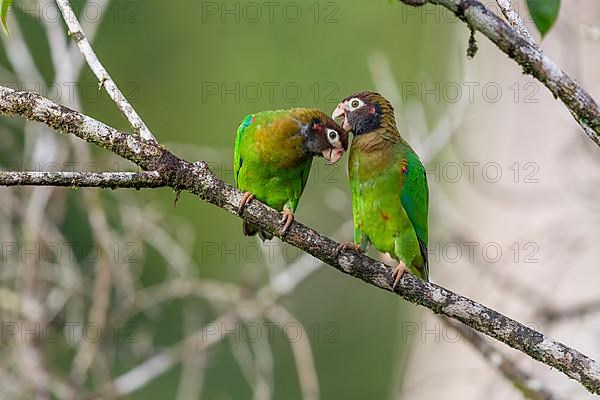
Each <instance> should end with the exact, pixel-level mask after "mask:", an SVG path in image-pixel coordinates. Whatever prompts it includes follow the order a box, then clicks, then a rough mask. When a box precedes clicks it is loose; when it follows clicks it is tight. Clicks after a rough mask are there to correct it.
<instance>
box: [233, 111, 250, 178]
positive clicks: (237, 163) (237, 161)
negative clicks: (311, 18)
mask: <svg viewBox="0 0 600 400" xmlns="http://www.w3.org/2000/svg"><path fill="white" fill-rule="evenodd" d="M253 118H254V115H252V114H250V115H247V116H246V118H244V120H243V121H242V123H241V124H240V126H239V127H238V130H237V135H236V137H235V150H234V153H233V178H234V179H235V183H236V185H237V181H238V174H239V173H240V168H241V167H242V163H243V161H244V160H242V156H241V149H240V146H241V143H242V136H243V135H244V131H245V130H246V128H247V127H248V125H250V124H251V123H252V119H253Z"/></svg>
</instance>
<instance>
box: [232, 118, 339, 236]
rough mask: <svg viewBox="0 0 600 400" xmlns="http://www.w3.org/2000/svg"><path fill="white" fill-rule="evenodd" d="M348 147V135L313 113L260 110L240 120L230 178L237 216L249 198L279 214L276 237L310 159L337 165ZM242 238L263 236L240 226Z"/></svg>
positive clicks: (295, 201)
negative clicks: (236, 196) (240, 193)
mask: <svg viewBox="0 0 600 400" xmlns="http://www.w3.org/2000/svg"><path fill="white" fill-rule="evenodd" d="M347 148H348V133H347V132H345V131H344V130H343V129H342V128H341V127H340V126H339V125H338V124H337V123H336V122H335V121H334V120H333V119H331V118H330V117H329V116H328V115H326V114H325V113H323V112H322V111H320V110H318V109H314V108H292V109H289V110H277V111H262V112H259V113H256V114H250V115H248V116H246V118H244V120H243V121H242V123H241V125H240V126H239V128H238V130H237V137H236V140H235V154H234V178H235V183H236V185H237V187H238V189H240V190H242V191H244V192H245V193H244V197H243V198H242V201H241V203H240V208H239V212H240V214H241V213H242V211H243V208H244V206H245V205H246V204H247V203H248V202H249V201H251V200H252V199H253V198H257V199H258V200H260V201H262V202H263V203H265V204H268V205H269V206H271V207H273V208H274V209H276V210H278V211H282V218H281V223H282V224H283V227H282V229H281V233H282V234H284V233H285V232H286V231H287V229H288V228H289V226H290V224H291V223H292V221H293V218H294V214H293V213H294V211H296V207H298V201H299V200H300V196H302V192H303V191H304V187H305V186H306V181H307V179H308V175H309V173H310V167H311V164H312V159H313V157H314V156H318V157H324V158H326V159H327V160H328V161H329V162H330V163H332V164H333V163H335V162H337V161H338V160H339V159H340V158H341V157H342V155H343V154H344V151H345V150H346V149H347ZM242 227H243V232H244V235H246V236H252V235H255V234H256V233H259V235H260V237H261V238H262V239H263V240H265V239H271V238H272V237H273V236H272V235H270V234H269V233H267V232H262V231H261V232H259V231H258V229H256V227H254V226H252V225H251V224H249V223H247V222H246V221H244V222H243V225H242Z"/></svg>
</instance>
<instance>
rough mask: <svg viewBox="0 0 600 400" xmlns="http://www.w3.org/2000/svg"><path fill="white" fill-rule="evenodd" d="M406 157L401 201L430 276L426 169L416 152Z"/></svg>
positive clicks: (411, 152)
mask: <svg viewBox="0 0 600 400" xmlns="http://www.w3.org/2000/svg"><path fill="white" fill-rule="evenodd" d="M405 157H406V161H405V162H406V177H405V181H404V185H403V186H402V191H401V193H400V201H401V202H402V207H403V208H404V211H405V212H406V215H408V219H410V222H411V223H412V226H413V228H414V230H415V233H416V234H417V239H418V240H419V246H420V248H421V255H422V256H423V259H424V260H425V271H426V275H425V276H427V275H428V259H427V243H428V239H429V238H428V236H429V235H428V232H427V210H428V208H429V188H428V187H427V176H426V172H425V167H423V164H421V160H419V157H418V156H417V154H416V153H415V152H414V151H412V150H411V151H408V152H406V153H405Z"/></svg>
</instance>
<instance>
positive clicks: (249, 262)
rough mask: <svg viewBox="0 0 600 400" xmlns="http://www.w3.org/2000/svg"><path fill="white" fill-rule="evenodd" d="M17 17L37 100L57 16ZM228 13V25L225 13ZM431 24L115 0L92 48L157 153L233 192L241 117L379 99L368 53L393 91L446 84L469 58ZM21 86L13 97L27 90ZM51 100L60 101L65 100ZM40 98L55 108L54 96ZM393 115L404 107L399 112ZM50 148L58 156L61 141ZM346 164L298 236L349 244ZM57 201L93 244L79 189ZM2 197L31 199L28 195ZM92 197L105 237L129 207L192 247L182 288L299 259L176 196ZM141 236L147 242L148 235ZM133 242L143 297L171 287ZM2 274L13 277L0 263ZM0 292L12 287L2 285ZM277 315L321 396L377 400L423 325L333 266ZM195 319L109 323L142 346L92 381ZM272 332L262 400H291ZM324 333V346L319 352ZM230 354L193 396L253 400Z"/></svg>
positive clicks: (9, 151)
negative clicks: (298, 330) (411, 335)
mask: <svg viewBox="0 0 600 400" xmlns="http://www.w3.org/2000/svg"><path fill="white" fill-rule="evenodd" d="M17 2H18V0H17ZM23 4H24V6H25V7H30V10H34V12H33V14H34V15H26V14H25V13H24V12H23V10H22V9H21V8H19V7H17V8H15V10H14V15H13V16H12V17H11V19H9V23H10V24H13V26H14V24H15V23H18V24H19V26H20V27H21V29H22V31H23V36H24V38H25V41H26V43H27V46H28V48H29V50H30V51H31V54H32V55H33V56H34V58H35V61H36V64H37V66H38V68H39V69H40V71H41V72H42V74H43V77H44V79H45V80H46V82H43V83H42V86H44V85H47V84H49V83H50V82H52V80H53V77H54V74H55V71H54V70H53V67H52V63H51V62H50V58H51V55H50V54H51V51H50V49H49V47H48V41H47V38H46V35H45V31H44V26H43V24H41V23H40V20H39V19H38V18H36V17H35V13H37V12H39V11H40V10H41V11H42V14H43V15H46V16H49V15H54V16H55V11H52V10H51V9H50V8H47V9H46V8H45V7H50V5H44V4H42V3H36V2H31V1H24V2H23ZM36 4H37V5H38V6H39V7H41V8H36ZM40 4H41V6H40ZM73 5H74V7H75V8H77V10H78V11H83V15H84V19H86V18H87V19H88V20H89V22H95V21H96V19H98V21H99V20H100V18H97V17H98V14H97V13H96V11H97V10H99V9H100V8H98V7H95V6H94V3H93V2H90V3H88V4H87V5H85V6H84V4H83V2H74V3H73ZM271 7H272V8H271ZM224 9H227V10H230V12H228V13H225V14H223V12H224ZM258 10H260V15H259V14H257V11H258ZM269 10H272V11H273V13H272V14H270V13H269ZM44 13H45V14H44ZM298 13H300V14H298ZM30 14H31V12H30ZM86 15H87V17H86ZM432 15H433V16H430V17H428V18H425V21H423V18H422V13H421V12H418V13H417V12H416V11H415V10H414V9H410V8H407V7H406V6H403V5H401V4H397V3H391V2H388V1H385V0H378V1H369V2H367V1H358V0H346V1H343V2H342V1H337V2H325V1H320V2H315V1H311V0H307V1H294V2H261V1H259V2H244V1H239V2H238V1H226V2H221V1H217V2H208V1H186V2H164V1H157V0H144V1H141V0H140V1H110V3H109V5H108V8H106V9H105V10H104V11H102V17H103V18H101V19H102V21H101V22H100V24H101V25H100V27H99V32H98V34H97V37H96V39H95V40H94V48H95V50H96V52H97V54H98V55H99V57H100V59H101V60H102V62H103V63H104V65H105V66H106V68H107V69H108V70H109V72H110V73H111V75H112V77H113V78H114V79H115V81H116V82H117V83H118V84H119V86H120V87H121V88H122V89H123V91H124V93H125V95H126V96H127V97H128V98H129V99H130V100H131V102H132V104H133V105H134V107H135V108H136V109H137V111H138V112H139V114H140V115H141V116H142V118H143V119H144V120H145V122H146V124H147V125H148V126H149V128H150V129H151V130H152V131H153V133H154V134H155V135H156V136H157V138H158V140H159V141H160V142H161V143H162V144H164V145H165V146H166V147H168V148H170V149H171V150H172V151H174V152H175V153H176V154H178V155H180V156H181V157H183V158H185V159H187V160H190V161H193V160H197V159H202V160H205V161H207V162H208V163H209V164H210V165H211V167H212V169H213V170H214V172H216V173H217V175H219V176H220V177H221V178H223V179H225V180H226V181H227V182H228V183H233V182H232V181H233V179H232V155H233V140H234V137H235V131H236V129H237V126H238V124H239V122H240V121H241V119H242V118H243V117H244V116H245V115H246V114H248V113H251V112H255V111H259V110H266V109H279V108H289V107H296V106H308V107H318V108H321V109H323V110H324V111H326V112H327V113H330V112H331V111H332V110H333V108H334V107H335V105H336V104H337V101H338V100H340V99H342V98H343V97H346V96H347V95H349V94H350V93H352V92H354V91H358V90H363V89H373V88H374V87H375V85H374V81H373V76H372V73H371V70H370V69H369V62H368V59H369V57H371V56H372V55H373V54H374V53H377V54H383V55H385V56H386V57H387V58H388V60H389V63H390V65H391V66H392V69H393V72H394V76H395V79H396V80H397V81H398V82H405V81H407V82H415V81H419V80H420V79H423V78H424V77H425V78H426V79H428V80H431V81H447V80H450V79H452V77H453V76H454V75H453V73H454V72H453V68H451V67H450V65H451V62H450V61H447V60H452V59H454V58H456V57H464V53H461V54H455V53H456V52H455V51H454V50H453V49H454V47H453V46H447V45H444V41H446V42H448V43H449V42H450V41H452V40H453V37H454V35H455V33H454V32H455V30H456V29H455V28H457V26H456V24H451V23H449V22H448V21H446V20H445V19H444V18H439V15H438V16H437V18H436V16H435V14H432ZM296 20H297V21H296ZM7 40H10V39H7ZM0 60H1V63H2V65H3V66H4V68H6V69H7V70H9V71H11V70H13V72H15V71H14V66H13V65H11V63H10V62H9V60H8V58H7V54H6V52H5V49H4V47H1V48H0ZM9 82H10V81H9ZM4 84H6V81H5V82H4ZM27 85H29V86H27ZM27 85H25V87H23V88H25V89H28V90H36V88H35V87H30V86H31V84H30V83H29V84H27ZM96 85H97V83H96V80H95V78H94V77H93V75H92V74H91V72H90V71H89V69H87V68H86V67H85V66H84V67H83V72H82V74H81V76H80V78H79V83H78V84H77V90H78V91H79V93H80V95H81V99H82V108H83V111H84V112H85V113H86V114H88V115H91V116H93V117H95V118H97V119H99V120H101V121H103V122H105V123H107V124H108V125H112V126H114V127H117V128H120V129H122V130H128V124H127V123H126V121H125V120H124V119H123V118H122V116H121V115H120V113H119V112H118V110H117V109H116V108H115V106H114V104H113V103H112V102H111V101H110V99H109V98H108V96H107V94H106V93H105V92H104V91H102V92H100V93H98V92H97V90H96V87H97V86H96ZM60 90H63V91H64V90H66V89H65V86H63V87H62V88H61V89H60ZM37 91H39V90H37ZM45 94H46V95H49V96H50V97H51V93H45ZM397 106H398V107H399V108H401V107H402V104H397ZM443 111H444V105H443V104H440V103H435V102H432V104H430V105H427V106H426V107H425V112H426V115H427V118H428V120H435V119H436V118H437V116H438V115H439V114H440V113H441V112H443ZM20 127H21V125H20V121H19V122H15V121H10V122H8V121H7V120H4V119H3V120H2V125H1V126H0V129H2V132H3V134H2V136H10V139H8V138H6V137H5V138H4V139H3V146H2V148H0V155H1V156H2V160H3V161H4V163H5V165H6V164H7V163H18V164H20V165H25V166H27V165H28V162H29V160H28V159H27V158H26V156H25V154H26V153H27V151H26V143H25V140H23V138H22V135H23V132H22V130H21V128H20ZM59 140H60V141H61V143H67V141H66V139H65V138H64V137H60V139H59ZM90 147H91V146H90ZM92 152H93V154H94V159H95V160H99V161H98V164H97V165H98V166H99V167H98V169H102V168H103V167H104V168H105V169H106V170H123V169H131V170H135V169H134V168H133V167H132V166H131V165H130V164H128V163H127V162H125V161H121V160H117V159H114V158H112V157H110V156H108V155H106V154H105V152H103V151H102V150H100V149H95V148H94V149H92ZM345 163H346V157H344V159H343V160H342V161H341V162H340V163H338V164H337V165H335V166H333V167H329V166H326V165H325V164H324V162H323V161H322V160H315V162H314V164H313V172H312V176H311V178H310V179H309V184H308V186H307V189H306V191H305V195H304V196H303V199H302V201H301V203H300V206H299V209H298V212H297V214H296V216H297V219H298V220H300V221H301V222H303V223H305V224H307V225H309V226H311V227H313V228H315V229H317V230H319V231H320V232H322V233H324V234H327V235H331V236H333V237H334V238H335V239H337V240H349V239H350V238H351V236H350V235H351V229H349V228H348V224H347V221H348V220H349V219H350V216H351V209H350V198H349V190H348V184H347V178H346V167H345ZM56 192H57V193H60V194H56ZM56 192H55V194H53V196H66V197H65V198H66V200H64V202H61V203H60V204H63V207H64V210H63V212H62V214H61V216H60V217H57V221H58V225H59V228H60V230H61V231H62V232H64V235H65V236H66V237H69V238H72V239H73V241H78V240H79V241H82V240H84V239H82V238H89V239H88V240H94V239H93V237H91V233H90V229H89V227H88V226H87V220H86V212H87V211H86V208H85V206H83V205H82V204H81V190H78V191H72V190H67V189H59V190H57V191H56ZM13 193H14V194H15V196H20V197H21V198H27V196H28V193H30V192H28V190H24V191H22V192H19V193H18V194H17V192H16V191H14V192H13ZM100 198H101V202H102V205H103V207H104V208H105V209H106V212H107V215H108V218H109V221H110V223H111V226H112V227H113V229H115V230H117V231H122V230H124V228H123V226H122V225H124V224H125V223H124V222H123V221H122V220H121V219H122V218H123V215H122V213H120V212H118V211H117V210H118V209H119V207H120V206H123V205H124V204H125V205H127V206H128V207H134V208H137V209H138V210H141V212H142V214H143V213H146V212H152V213H153V215H154V217H153V218H154V219H156V220H157V221H158V222H157V223H158V224H159V225H160V226H161V227H163V229H165V230H167V231H169V232H173V238H175V239H176V240H180V241H181V242H185V243H186V245H187V246H188V248H189V249H190V250H189V251H190V257H191V259H192V260H193V262H194V263H193V265H192V264H191V263H188V266H190V270H189V271H186V272H185V274H184V276H190V277H193V279H197V280H200V281H202V280H205V279H209V280H211V281H218V282H228V283H233V284H236V285H241V287H242V288H244V289H243V290H244V293H245V295H246V296H251V294H252V293H255V292H256V291H258V290H259V289H260V287H261V286H262V285H265V284H267V283H268V282H269V279H270V277H271V276H273V275H274V274H275V273H277V272H279V271H280V270H281V269H285V268H288V267H289V264H292V263H294V262H295V261H297V260H299V259H300V256H301V254H300V253H299V252H298V251H296V250H295V249H293V248H288V246H287V245H281V244H280V243H279V242H276V243H275V244H272V245H270V246H271V247H270V248H272V249H274V250H273V251H274V252H275V253H277V254H280V253H281V252H282V251H283V254H284V257H283V261H284V263H283V264H282V263H279V264H278V265H277V266H274V265H273V264H274V262H272V260H271V257H269V256H268V255H267V253H260V251H261V248H262V247H261V245H260V244H259V243H258V242H257V241H256V240H255V239H254V238H245V237H243V236H242V234H241V222H240V220H239V218H236V217H235V216H232V215H230V214H229V213H227V212H225V211H223V210H221V209H218V208H216V207H214V206H211V205H208V204H205V203H203V202H201V201H198V200H197V198H195V197H193V196H190V195H189V194H186V193H183V194H182V195H181V198H180V199H179V201H178V202H177V205H176V207H174V206H173V204H174V200H175V194H174V193H173V192H172V191H171V190H167V189H160V190H142V191H140V192H137V193H126V191H124V190H123V191H117V192H111V193H107V192H102V194H101V197H100ZM148 210H151V211H148ZM12 224H13V228H14V229H15V230H17V231H20V230H21V226H20V225H19V221H18V220H15V221H13V222H12ZM344 224H345V225H344ZM146 234H147V235H148V236H152V235H153V233H152V232H151V231H150V232H146ZM129 241H132V242H134V243H136V244H139V246H140V247H139V252H138V251H137V250H136V252H135V254H134V257H136V259H137V260H139V262H138V263H137V264H136V265H135V266H134V267H135V271H136V273H135V274H134V276H135V277H136V278H137V281H136V282H135V283H136V287H137V288H138V289H142V288H144V287H149V286H151V285H154V284H159V283H161V282H164V281H166V280H168V279H169V278H171V277H172V268H171V267H170V266H169V265H167V263H166V262H165V259H164V257H162V256H161V254H159V252H158V251H157V250H156V249H155V247H154V246H152V245H150V244H149V243H148V241H147V240H146V239H144V238H139V237H136V236H135V235H133V236H131V235H129V236H128V243H129ZM166 246H168V244H167V245H166ZM82 258H84V259H85V257H82ZM274 259H278V260H280V259H281V257H279V256H278V257H274ZM311 262H312V263H316V261H311ZM84 264H86V263H85V262H84ZM89 264H90V263H87V264H86V266H87V269H86V270H84V271H83V274H84V276H85V277H86V279H87V280H86V282H87V283H86V285H89V284H90V281H91V280H92V279H93V276H94V275H93V274H94V273H93V271H94V270H93V268H92V266H91V265H89ZM2 268H3V269H5V268H12V267H10V266H9V265H8V264H3V265H2ZM115 275H116V274H115ZM113 279H118V278H113ZM4 284H5V285H6V286H7V287H10V286H11V285H12V283H11V282H10V280H5V281H4ZM86 287H87V286H86ZM88 301H89V299H88ZM122 301H124V300H123V298H120V297H119V294H118V292H117V291H114V292H113V294H112V296H111V304H110V310H114V309H117V308H118V307H119V303H120V302H122ZM279 303H280V304H282V305H283V306H284V307H285V308H287V309H288V310H289V311H290V312H291V313H292V314H293V315H295V316H296V318H298V320H299V321H301V323H302V324H303V325H304V327H306V329H307V332H308V333H309V335H310V336H311V340H310V344H311V348H312V353H313V356H314V362H315V367H316V372H317V377H318V384H319V388H320V394H321V398H323V399H334V398H348V399H362V398H388V397H391V396H393V393H395V392H396V391H397V390H398V387H399V385H400V383H401V381H402V375H403V370H404V365H403V361H404V360H405V358H406V356H407V352H408V351H409V346H410V343H411V342H410V341H409V340H401V339H400V338H404V335H403V334H402V332H401V329H403V328H402V326H403V325H402V322H403V321H404V322H406V321H414V322H418V321H419V317H418V315H417V314H416V308H415V307H413V306H411V305H408V304H407V303H405V302H403V301H402V300H400V299H398V298H397V297H394V296H390V295H386V294H385V293H384V292H381V291H378V290H375V289H373V288H372V287H369V286H367V285H365V284H363V283H362V282H360V281H358V280H356V279H353V278H350V277H347V276H344V275H342V274H340V273H338V272H337V271H335V270H334V269H332V268H329V267H322V268H320V269H318V270H317V271H316V272H315V273H314V274H312V275H311V276H310V277H309V278H308V279H306V280H305V281H303V282H302V283H301V284H300V285H299V287H298V288H297V289H296V290H294V291H293V293H291V294H290V295H287V296H284V298H283V299H281V300H280V301H279ZM85 304H86V305H89V303H85ZM225 309H227V308H226V307H225ZM111 312H112V311H111ZM190 313H193V314H196V316H195V317H194V319H195V320H196V323H197V324H198V325H197V326H198V327H202V326H203V324H206V323H208V322H210V321H212V320H213V319H214V318H216V317H218V315H219V312H218V311H217V310H215V309H214V308H213V307H211V306H210V304H208V303H207V302H206V301H204V300H202V299H198V298H197V297H194V296H182V298H179V299H172V300H169V301H165V302H162V303H161V304H159V305H157V306H154V307H152V308H151V309H150V310H146V311H142V312H139V313H136V314H135V315H134V316H132V317H131V319H129V320H127V321H120V320H118V319H117V320H116V322H130V323H133V324H135V326H136V327H138V328H139V331H137V332H136V334H135V335H139V336H138V338H139V339H140V341H141V342H143V343H144V344H143V345H142V344H140V343H138V344H137V345H134V344H130V343H124V342H123V341H118V343H113V342H111V341H110V340H107V341H104V342H103V343H102V344H101V346H100V348H101V349H102V352H105V354H106V355H107V358H106V360H105V361H106V362H105V363H104V364H103V366H102V368H105V369H107V370H108V375H110V376H111V377H113V378H115V377H117V376H118V375H119V374H122V373H125V372H127V371H128V370H130V369H131V368H133V367H135V366H136V365H137V364H139V363H140V362H142V361H143V360H144V359H147V358H148V357H150V356H151V355H152V354H153V352H158V351H160V349H164V348H166V347H167V346H169V345H172V344H175V343H177V342H179V341H180V340H181V339H182V337H183V336H184V332H185V328H184V325H185V323H184V319H185V318H184V316H185V315H186V314H190ZM68 319H69V314H68V313H66V312H62V311H61V312H59V313H58V316H57V317H55V319H53V320H55V321H63V322H64V321H68ZM111 321H112V320H111ZM112 322H115V321H112ZM275 331H276V332H277V333H276V334H275V336H274V340H269V341H268V342H269V345H270V346H271V347H272V351H273V371H274V377H273V382H274V386H273V390H274V392H273V398H276V399H297V398H301V391H300V387H299V383H298V372H297V369H296V366H295V362H294V357H293V354H292V348H291V346H290V343H289V341H287V340H285V339H283V338H282V335H281V331H280V330H278V329H276V330H275ZM263 333H266V332H263ZM317 333H318V334H317ZM327 335H330V339H331V340H326V339H325V336H327ZM232 341H236V339H235V337H234V338H232V337H227V338H225V340H224V341H223V342H222V343H220V344H217V345H216V346H213V347H212V348H210V349H209V350H207V354H206V362H205V364H204V366H203V368H204V373H205V375H204V380H203V382H204V384H203V388H202V391H201V393H202V398H206V399H246V398H252V388H251V386H250V384H249V383H248V382H247V380H246V379H245V378H244V373H243V371H242V370H241V368H240V365H239V362H237V361H236V358H235V356H234V354H233V353H232V343H231V342H232ZM136 346H138V347H140V348H141V350H139V349H138V350H136V349H135V347H136ZM144 346H145V347H144ZM41 348H42V351H43V353H44V354H45V364H46V365H47V367H48V368H49V369H50V370H51V371H53V372H52V373H53V374H55V375H57V376H68V371H69V368H70V365H71V362H72V357H73V354H74V351H75V349H74V346H71V345H69V344H68V343H63V345H59V344H49V343H42V344H41ZM97 368H100V367H97ZM94 370H95V368H92V371H94ZM181 371H182V368H181V367H180V365H179V364H178V365H176V366H175V367H174V368H172V369H170V370H169V372H168V373H166V374H163V375H160V376H159V377H157V378H156V379H153V380H152V381H150V382H149V383H148V384H147V385H144V386H143V387H142V388H140V389H139V390H136V391H135V392H134V393H132V394H130V395H129V396H128V397H130V398H132V399H165V398H175V393H176V392H177V389H178V385H179V382H180V379H181ZM92 375H93V374H92ZM65 379H66V378H65ZM199 379H200V378H199ZM98 385H99V382H98V381H95V379H94V378H93V376H90V377H88V379H87V381H86V387H87V388H88V389H90V391H91V392H94V390H95V389H97V388H98Z"/></svg>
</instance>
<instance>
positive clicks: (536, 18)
mask: <svg viewBox="0 0 600 400" xmlns="http://www.w3.org/2000/svg"><path fill="white" fill-rule="evenodd" d="M527 8H529V14H530V15H531V18H533V22H534V23H535V26H536V27H537V29H538V31H540V33H541V34H542V37H544V36H545V35H546V33H547V32H548V31H549V30H550V28H552V25H554V23H555V22H556V18H557V17H558V10H559V9H560V0H527Z"/></svg>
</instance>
